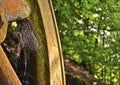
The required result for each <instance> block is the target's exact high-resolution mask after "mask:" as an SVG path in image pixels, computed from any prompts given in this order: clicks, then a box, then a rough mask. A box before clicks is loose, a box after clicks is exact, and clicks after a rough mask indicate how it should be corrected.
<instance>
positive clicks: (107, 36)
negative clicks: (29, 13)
mask: <svg viewBox="0 0 120 85" xmlns="http://www.w3.org/2000/svg"><path fill="white" fill-rule="evenodd" d="M53 5H54V10H55V13H56V18H57V23H58V28H59V33H60V37H61V43H62V48H63V54H64V57H67V58H68V59H70V60H72V61H74V62H75V63H76V64H77V65H79V66H80V67H82V68H83V69H85V71H87V72H88V73H89V74H91V75H92V76H93V77H94V78H95V79H98V80H100V81H103V82H105V83H106V84H109V85H120V44H119V42H120V1H119V0H53ZM72 77H74V75H73V76H72ZM77 79H79V80H80V79H81V77H78V78H77ZM74 83H75V82H74ZM67 85H73V84H70V82H68V84H67ZM74 85H77V84H74ZM78 85H84V84H80V83H78Z"/></svg>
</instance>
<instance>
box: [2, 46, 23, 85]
mask: <svg viewBox="0 0 120 85" xmlns="http://www.w3.org/2000/svg"><path fill="white" fill-rule="evenodd" d="M0 79H2V80H4V81H2V82H0V85H22V84H21V82H20V80H19V79H18V77H17V75H16V73H15V71H14V70H13V68H12V66H11V64H10V62H9V60H8V59H7V56H6V55H5V53H4V51H3V49H2V47H1V46H0Z"/></svg>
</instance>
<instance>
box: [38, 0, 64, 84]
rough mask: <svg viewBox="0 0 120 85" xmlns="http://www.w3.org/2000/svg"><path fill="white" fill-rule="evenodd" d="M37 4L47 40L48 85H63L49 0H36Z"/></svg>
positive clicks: (52, 13)
mask: <svg viewBox="0 0 120 85" xmlns="http://www.w3.org/2000/svg"><path fill="white" fill-rule="evenodd" d="M38 4H39V7H40V12H41V16H42V20H43V25H44V30H45V35H46V40H47V47H48V57H49V68H50V85H65V72H64V64H63V56H62V51H61V45H60V39H59V33H58V28H57V24H56V20H55V15H54V12H53V7H52V3H51V0H38Z"/></svg>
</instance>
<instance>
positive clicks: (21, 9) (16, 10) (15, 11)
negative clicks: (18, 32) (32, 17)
mask: <svg viewBox="0 0 120 85" xmlns="http://www.w3.org/2000/svg"><path fill="white" fill-rule="evenodd" d="M0 3H1V4H0V5H1V6H0V14H1V10H4V11H5V13H6V18H7V21H14V20H17V19H24V18H26V17H28V16H29V14H30V8H29V7H28V5H27V4H26V2H25V1H23V0H0Z"/></svg>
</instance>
